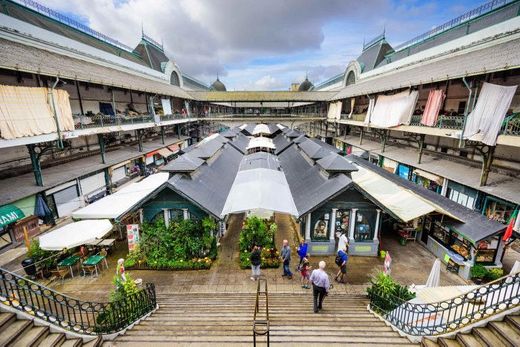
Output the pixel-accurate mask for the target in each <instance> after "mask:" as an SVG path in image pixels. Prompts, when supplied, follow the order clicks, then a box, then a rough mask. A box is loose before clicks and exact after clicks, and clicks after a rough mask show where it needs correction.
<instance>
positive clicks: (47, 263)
mask: <svg viewBox="0 0 520 347" xmlns="http://www.w3.org/2000/svg"><path fill="white" fill-rule="evenodd" d="M53 254H56V252H51V251H45V250H43V249H41V248H40V241H39V240H38V239H34V240H32V241H31V245H30V246H29V250H28V251H27V257H28V258H31V259H32V260H33V261H34V262H35V263H39V262H40V261H42V260H43V261H42V262H41V263H39V265H40V266H41V267H43V268H45V269H50V268H53V267H55V266H56V264H57V257H52V258H50V257H51V256H52V255H53ZM49 258H50V259H49ZM44 259H45V260H44Z"/></svg>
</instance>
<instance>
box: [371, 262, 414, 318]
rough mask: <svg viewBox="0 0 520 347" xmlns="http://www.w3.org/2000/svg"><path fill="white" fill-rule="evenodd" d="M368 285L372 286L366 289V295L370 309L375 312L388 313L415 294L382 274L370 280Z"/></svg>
mask: <svg viewBox="0 0 520 347" xmlns="http://www.w3.org/2000/svg"><path fill="white" fill-rule="evenodd" d="M370 283H371V284H372V285H371V286H370V287H368V288H367V293H368V297H369V299H370V307H371V308H372V309H373V310H374V311H376V312H379V313H383V314H385V313H389V312H391V311H392V310H394V309H395V308H396V307H398V306H399V305H401V304H402V303H404V302H405V301H408V300H411V299H413V298H415V293H412V292H410V291H409V290H408V288H407V287H406V286H402V285H401V284H399V283H397V282H396V281H394V279H393V278H392V277H390V276H389V275H385V274H384V273H382V272H380V273H379V274H378V275H377V276H376V277H375V278H372V279H371V281H370Z"/></svg>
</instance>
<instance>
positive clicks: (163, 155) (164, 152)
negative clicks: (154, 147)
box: [157, 148, 173, 158]
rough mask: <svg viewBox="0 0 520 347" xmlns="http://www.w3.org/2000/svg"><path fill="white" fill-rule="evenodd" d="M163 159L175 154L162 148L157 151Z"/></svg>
mask: <svg viewBox="0 0 520 347" xmlns="http://www.w3.org/2000/svg"><path fill="white" fill-rule="evenodd" d="M157 153H159V154H160V155H161V156H162V157H163V158H168V157H169V156H170V155H173V152H171V151H170V150H168V149H166V148H161V149H159V150H158V151H157Z"/></svg>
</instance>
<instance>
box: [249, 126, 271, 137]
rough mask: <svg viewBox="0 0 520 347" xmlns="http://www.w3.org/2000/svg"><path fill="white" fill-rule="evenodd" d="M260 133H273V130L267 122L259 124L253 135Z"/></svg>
mask: <svg viewBox="0 0 520 347" xmlns="http://www.w3.org/2000/svg"><path fill="white" fill-rule="evenodd" d="M260 134H266V135H269V134H271V131H270V130H269V127H268V126H267V125H266V124H257V125H256V126H255V128H254V129H253V135H255V136H256V135H260Z"/></svg>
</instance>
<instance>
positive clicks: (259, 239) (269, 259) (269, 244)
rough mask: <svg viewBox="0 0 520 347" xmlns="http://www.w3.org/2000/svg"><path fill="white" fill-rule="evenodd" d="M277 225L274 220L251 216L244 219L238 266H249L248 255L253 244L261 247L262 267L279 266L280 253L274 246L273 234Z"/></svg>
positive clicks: (245, 267) (243, 267)
mask: <svg viewBox="0 0 520 347" xmlns="http://www.w3.org/2000/svg"><path fill="white" fill-rule="evenodd" d="M277 229H278V227H277V225H276V223H275V222H274V221H271V220H269V221H267V220H265V219H261V218H258V217H256V216H251V217H249V218H247V219H246V220H245V221H244V226H243V228H242V231H241V232H240V241H239V248H240V268H242V269H248V268H250V267H251V261H250V260H249V257H250V255H251V250H252V249H253V246H255V245H256V246H260V247H262V254H261V259H262V260H261V261H262V263H261V265H260V267H261V268H262V269H265V268H277V267H279V266H280V254H279V253H278V251H277V250H276V248H275V246H274V234H275V233H276V231H277Z"/></svg>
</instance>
